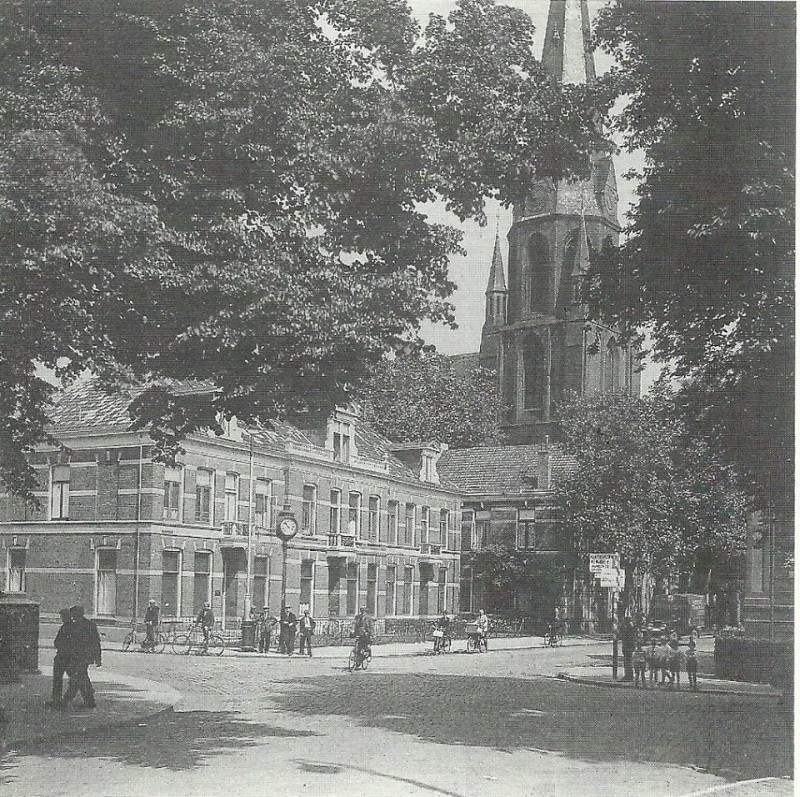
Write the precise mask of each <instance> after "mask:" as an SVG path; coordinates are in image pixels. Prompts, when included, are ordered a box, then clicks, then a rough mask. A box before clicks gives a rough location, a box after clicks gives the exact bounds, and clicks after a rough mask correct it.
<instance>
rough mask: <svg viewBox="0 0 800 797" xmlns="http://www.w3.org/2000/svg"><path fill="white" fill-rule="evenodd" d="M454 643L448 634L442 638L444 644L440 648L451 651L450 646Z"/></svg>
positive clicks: (445, 651)
mask: <svg viewBox="0 0 800 797" xmlns="http://www.w3.org/2000/svg"><path fill="white" fill-rule="evenodd" d="M452 645H453V641H452V640H451V639H450V637H449V636H446V637H445V638H444V639H443V640H442V646H441V648H440V650H441V651H442V653H449V652H450V648H451V647H452Z"/></svg>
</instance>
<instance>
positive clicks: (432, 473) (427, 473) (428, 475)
mask: <svg viewBox="0 0 800 797" xmlns="http://www.w3.org/2000/svg"><path fill="white" fill-rule="evenodd" d="M435 477H436V468H435V467H434V464H433V454H427V453H425V454H423V455H422V481H424V482H432V481H435V480H436V478H435Z"/></svg>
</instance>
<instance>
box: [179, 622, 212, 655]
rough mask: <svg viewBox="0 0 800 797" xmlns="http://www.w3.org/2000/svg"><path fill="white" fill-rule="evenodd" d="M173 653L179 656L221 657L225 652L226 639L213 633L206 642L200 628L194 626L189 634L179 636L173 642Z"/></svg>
mask: <svg viewBox="0 0 800 797" xmlns="http://www.w3.org/2000/svg"><path fill="white" fill-rule="evenodd" d="M172 652H173V653H176V654H177V655H179V656H189V655H192V654H194V655H196V656H221V655H222V654H223V653H224V652H225V639H224V637H223V636H222V635H221V634H215V633H211V634H209V635H208V641H206V638H205V636H204V635H203V631H202V629H201V628H200V627H199V626H196V625H195V626H192V628H191V629H190V630H189V633H188V634H179V635H178V636H176V637H175V639H174V640H173V642H172Z"/></svg>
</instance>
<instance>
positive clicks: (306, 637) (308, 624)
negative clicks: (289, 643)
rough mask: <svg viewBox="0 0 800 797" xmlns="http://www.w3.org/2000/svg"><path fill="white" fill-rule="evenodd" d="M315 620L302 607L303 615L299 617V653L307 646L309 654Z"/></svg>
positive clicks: (309, 653)
mask: <svg viewBox="0 0 800 797" xmlns="http://www.w3.org/2000/svg"><path fill="white" fill-rule="evenodd" d="M316 625H317V624H316V622H315V621H314V618H313V617H312V616H311V612H310V611H309V610H308V609H307V608H306V609H303V616H302V617H301V618H300V629H299V630H300V655H301V656H302V655H303V651H304V650H305V649H306V648H308V655H309V656H311V637H312V636H314V628H315V627H316Z"/></svg>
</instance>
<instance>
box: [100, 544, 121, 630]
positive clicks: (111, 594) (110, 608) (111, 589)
mask: <svg viewBox="0 0 800 797" xmlns="http://www.w3.org/2000/svg"><path fill="white" fill-rule="evenodd" d="M96 561H97V571H96V573H95V580H96V583H97V592H96V594H95V603H96V605H97V614H116V612H117V552H116V551H115V550H104V549H98V550H97V560H96Z"/></svg>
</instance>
